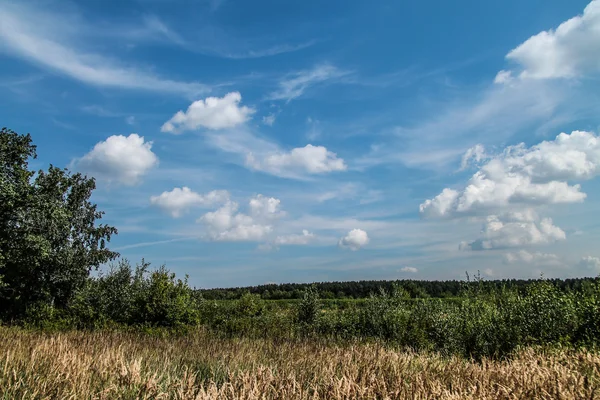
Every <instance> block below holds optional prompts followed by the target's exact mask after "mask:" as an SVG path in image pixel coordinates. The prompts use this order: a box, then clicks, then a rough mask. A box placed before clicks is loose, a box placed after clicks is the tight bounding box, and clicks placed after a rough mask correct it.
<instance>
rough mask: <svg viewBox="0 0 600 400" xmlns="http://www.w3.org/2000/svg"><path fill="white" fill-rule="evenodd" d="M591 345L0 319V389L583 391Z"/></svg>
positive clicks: (595, 393)
mask: <svg viewBox="0 0 600 400" xmlns="http://www.w3.org/2000/svg"><path fill="white" fill-rule="evenodd" d="M599 387H600V355H599V354H598V353H593V352H588V351H585V350H557V349H554V350H545V351H542V350H541V349H539V350H533V349H526V350H522V351H518V352H517V353H516V354H515V355H514V356H513V357H512V359H511V360H504V361H492V360H486V359H484V360H483V361H482V362H480V363H478V362H473V361H469V360H465V359H464V358H443V357H440V356H438V355H436V354H432V353H429V354H428V353H421V354H414V353H410V352H403V351H395V350H394V349H392V348H389V347H385V346H382V345H379V344H375V343H371V344H368V343H358V342H357V343H354V344H353V343H346V344H343V345H340V344H333V343H327V342H325V341H321V340H317V341H299V340H296V341H281V340H280V341H277V340H267V339H259V340H251V339H247V338H246V339H245V338H235V339H224V338H217V337H215V336H214V335H212V334H210V333H207V332H206V331H203V330H196V331H194V332H193V333H191V334H188V335H186V336H179V337H162V338H161V337H158V336H149V335H144V334H140V333H125V332H108V331H104V332H91V333H90V332H63V333H48V332H46V333H44V332H35V331H26V330H22V329H18V328H2V327H0V398H1V399H11V400H12V399H116V398H118V399H375V398H377V399H559V398H562V399H595V398H600V388H599Z"/></svg>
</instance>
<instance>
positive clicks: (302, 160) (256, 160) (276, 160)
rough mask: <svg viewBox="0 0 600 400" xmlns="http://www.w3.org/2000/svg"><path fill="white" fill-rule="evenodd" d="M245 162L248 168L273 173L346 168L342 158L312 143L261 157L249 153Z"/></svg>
mask: <svg viewBox="0 0 600 400" xmlns="http://www.w3.org/2000/svg"><path fill="white" fill-rule="evenodd" d="M246 164H247V165H248V166H249V167H250V168H253V169H256V170H259V171H265V172H269V173H272V174H274V175H285V174H286V173H290V172H291V173H293V172H305V173H309V174H323V173H328V172H334V171H345V170H346V169H347V166H346V164H345V163H344V160H343V159H341V158H338V157H337V154H335V153H333V152H331V151H329V150H327V148H325V147H323V146H313V145H312V144H308V145H306V146H305V147H298V148H295V149H293V150H291V151H290V152H278V153H271V154H266V155H264V156H261V157H258V156H255V155H254V154H252V153H250V154H248V155H247V157H246Z"/></svg>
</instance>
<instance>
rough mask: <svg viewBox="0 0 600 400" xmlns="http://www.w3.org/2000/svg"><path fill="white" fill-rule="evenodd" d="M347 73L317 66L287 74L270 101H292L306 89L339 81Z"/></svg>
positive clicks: (327, 66)
mask: <svg viewBox="0 0 600 400" xmlns="http://www.w3.org/2000/svg"><path fill="white" fill-rule="evenodd" d="M348 74H349V72H347V71H342V70H340V69H338V68H337V67H335V66H333V65H329V64H323V65H317V66H315V67H314V68H313V69H310V70H304V71H299V72H295V73H292V74H289V75H288V76H286V77H285V78H284V79H282V80H281V81H280V82H279V89H277V90H276V91H274V92H273V93H271V94H270V95H269V96H268V98H269V99H270V100H287V101H290V100H293V99H295V98H297V97H300V96H301V95H302V94H303V93H304V91H305V90H306V89H308V88H309V87H310V86H314V85H316V84H318V83H323V82H326V81H328V80H332V79H339V78H341V77H343V76H346V75H348Z"/></svg>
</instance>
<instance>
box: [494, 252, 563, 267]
mask: <svg viewBox="0 0 600 400" xmlns="http://www.w3.org/2000/svg"><path fill="white" fill-rule="evenodd" d="M504 262H505V263H506V264H533V265H561V264H562V261H561V260H560V258H559V257H558V256H557V255H556V254H549V253H540V252H534V253H531V252H529V251H527V250H519V251H517V252H514V253H507V254H505V255H504Z"/></svg>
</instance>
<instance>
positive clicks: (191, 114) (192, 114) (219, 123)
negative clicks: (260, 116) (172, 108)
mask: <svg viewBox="0 0 600 400" xmlns="http://www.w3.org/2000/svg"><path fill="white" fill-rule="evenodd" d="M241 101H242V96H241V94H240V93H239V92H231V93H228V94H226V95H225V96H223V97H207V98H206V99H204V100H197V101H195V102H193V103H192V104H191V105H190V106H189V107H188V109H187V111H186V112H183V111H181V110H180V111H178V112H177V113H176V114H175V115H174V116H173V117H172V118H171V119H170V120H168V121H167V122H165V123H164V124H163V126H162V127H161V131H162V132H169V133H181V132H183V131H186V130H196V129H199V128H207V129H226V128H233V127H235V126H237V125H240V124H243V123H244V122H246V121H247V120H248V118H250V116H251V115H252V114H253V113H254V109H252V108H249V107H246V106H241V107H240V105H239V104H240V102H241Z"/></svg>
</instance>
